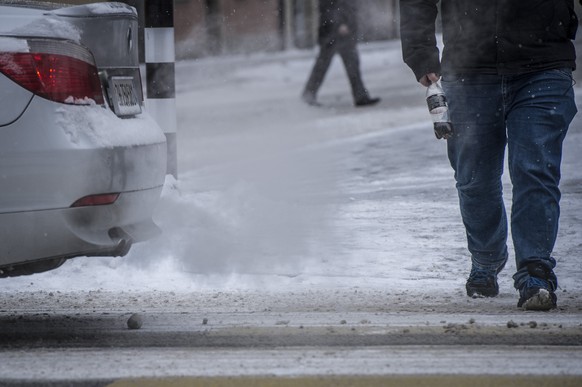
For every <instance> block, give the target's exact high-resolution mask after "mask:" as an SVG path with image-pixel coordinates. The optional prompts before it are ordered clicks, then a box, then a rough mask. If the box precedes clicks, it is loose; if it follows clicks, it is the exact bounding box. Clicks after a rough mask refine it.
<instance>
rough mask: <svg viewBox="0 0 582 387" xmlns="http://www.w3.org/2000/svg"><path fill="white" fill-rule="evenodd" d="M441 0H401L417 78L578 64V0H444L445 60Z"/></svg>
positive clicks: (408, 58)
mask: <svg viewBox="0 0 582 387" xmlns="http://www.w3.org/2000/svg"><path fill="white" fill-rule="evenodd" d="M437 3H439V0H400V18H401V26H400V32H401V39H402V52H403V58H404V61H405V62H406V63H407V64H408V66H409V67H410V68H411V69H412V71H414V74H415V75H416V78H417V79H420V78H421V77H422V76H424V75H426V74H428V73H437V74H441V73H445V74H447V73H482V74H500V75H503V74H507V75H509V74H522V73H528V72H533V71H539V70H545V69H554V68H561V67H569V68H572V69H574V68H575V59H576V55H575V50H574V45H573V43H572V41H571V39H574V36H575V34H576V28H577V26H578V19H577V17H576V14H575V13H574V1H573V0H440V3H441V4H440V5H441V11H440V12H441V17H442V24H443V28H442V32H443V43H444V49H443V53H442V63H441V61H439V51H438V49H437V45H436V40H435V19H436V17H437ZM441 64H442V71H441Z"/></svg>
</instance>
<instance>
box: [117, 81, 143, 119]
mask: <svg viewBox="0 0 582 387" xmlns="http://www.w3.org/2000/svg"><path fill="white" fill-rule="evenodd" d="M109 85H110V97H111V103H112V104H113V111H114V112H115V114H116V115H118V116H132V115H135V114H139V113H141V105H140V103H139V101H138V98H137V93H136V92H135V89H134V86H133V78H132V77H111V79H110V80H109Z"/></svg>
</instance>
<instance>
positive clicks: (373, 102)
mask: <svg viewBox="0 0 582 387" xmlns="http://www.w3.org/2000/svg"><path fill="white" fill-rule="evenodd" d="M378 102H380V98H378V97H374V98H369V97H366V98H362V99H359V100H357V101H356V103H355V105H356V106H357V107H362V106H371V105H376V104H377V103H378Z"/></svg>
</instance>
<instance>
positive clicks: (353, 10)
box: [319, 0, 358, 46]
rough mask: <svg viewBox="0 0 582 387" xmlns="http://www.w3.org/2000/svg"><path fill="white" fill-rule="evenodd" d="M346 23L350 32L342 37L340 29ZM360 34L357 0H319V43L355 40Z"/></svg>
mask: <svg viewBox="0 0 582 387" xmlns="http://www.w3.org/2000/svg"><path fill="white" fill-rule="evenodd" d="M342 24H345V25H346V26H347V27H348V29H349V31H350V33H349V35H348V36H346V37H341V36H340V34H339V32H338V30H339V28H340V26H341V25H342ZM357 35H358V20H357V7H356V1H355V0H319V44H320V45H322V46H324V45H327V44H333V43H335V42H336V41H337V40H338V39H342V38H346V39H352V40H355V39H356V37H357Z"/></svg>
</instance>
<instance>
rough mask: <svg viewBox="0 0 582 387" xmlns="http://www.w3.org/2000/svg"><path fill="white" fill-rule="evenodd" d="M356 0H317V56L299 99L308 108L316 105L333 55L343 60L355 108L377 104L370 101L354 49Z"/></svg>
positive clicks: (371, 99) (376, 100)
mask: <svg viewBox="0 0 582 387" xmlns="http://www.w3.org/2000/svg"><path fill="white" fill-rule="evenodd" d="M357 36H358V23H357V8H356V0H319V39H318V43H319V48H320V50H319V55H318V56H317V59H316V61H315V64H314V66H313V69H312V71H311V75H310V76H309V80H308V81H307V84H306V85H305V89H304V91H303V94H302V99H303V101H305V102H306V103H308V104H310V105H318V103H317V91H318V90H319V88H320V87H321V85H322V83H323V79H324V78H325V74H326V73H327V70H328V69H329V66H330V64H331V60H332V59H333V56H334V55H335V54H336V53H339V55H340V56H341V58H342V61H343V63H344V67H345V69H346V72H347V75H348V79H349V81H350V85H351V88H352V95H353V98H354V105H356V106H367V105H373V104H376V103H378V102H379V101H380V98H370V96H369V94H368V90H366V88H365V87H364V82H363V81H362V75H361V73H360V58H359V56H358V50H357V47H356V45H357Z"/></svg>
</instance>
